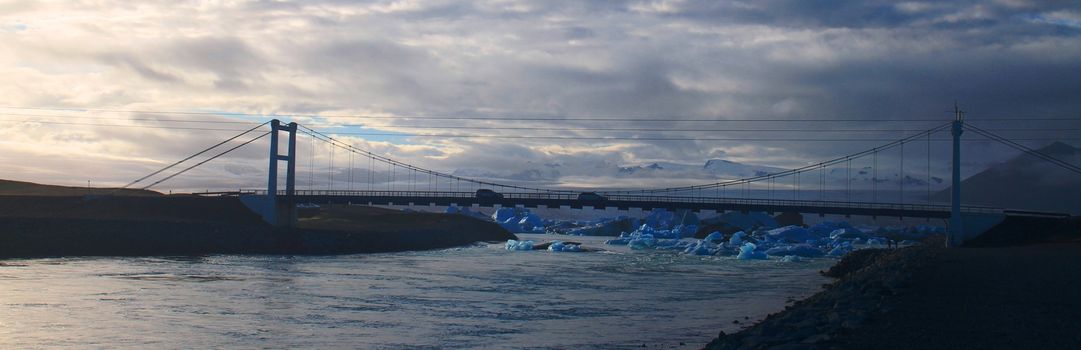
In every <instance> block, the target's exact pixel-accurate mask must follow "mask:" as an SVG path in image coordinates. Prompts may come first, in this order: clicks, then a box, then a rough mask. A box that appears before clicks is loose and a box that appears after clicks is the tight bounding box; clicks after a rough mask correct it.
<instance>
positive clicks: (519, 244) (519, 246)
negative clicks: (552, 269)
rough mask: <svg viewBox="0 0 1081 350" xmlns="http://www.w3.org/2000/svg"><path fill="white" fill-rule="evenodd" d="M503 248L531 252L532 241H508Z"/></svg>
mask: <svg viewBox="0 0 1081 350" xmlns="http://www.w3.org/2000/svg"><path fill="white" fill-rule="evenodd" d="M505 248H506V249H507V250H533V241H516V240H513V239H508V240H507V244H506V246H505Z"/></svg>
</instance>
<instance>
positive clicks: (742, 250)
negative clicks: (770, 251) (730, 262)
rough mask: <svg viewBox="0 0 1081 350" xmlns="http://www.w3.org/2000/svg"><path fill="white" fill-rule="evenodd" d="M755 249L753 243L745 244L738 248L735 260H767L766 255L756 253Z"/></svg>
mask: <svg viewBox="0 0 1081 350" xmlns="http://www.w3.org/2000/svg"><path fill="white" fill-rule="evenodd" d="M755 248H758V247H757V246H755V245H754V243H746V244H744V245H743V246H742V247H739V255H737V256H736V259H740V260H765V259H767V257H766V253H763V252H756V251H755Z"/></svg>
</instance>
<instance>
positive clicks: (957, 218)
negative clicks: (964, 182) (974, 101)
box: [946, 104, 965, 246]
mask: <svg viewBox="0 0 1081 350" xmlns="http://www.w3.org/2000/svg"><path fill="white" fill-rule="evenodd" d="M953 112H954V116H955V117H954V120H953V127H952V129H951V131H952V134H953V169H952V170H953V181H952V182H951V184H950V189H951V190H952V191H951V193H950V233H949V237H948V239H947V240H946V244H947V245H948V246H958V245H961V243H962V242H963V241H964V239H965V230H964V227H963V225H964V224H963V223H962V220H961V134H962V133H963V132H964V126H965V112H964V111H961V110H960V109H958V108H957V104H954V106H953Z"/></svg>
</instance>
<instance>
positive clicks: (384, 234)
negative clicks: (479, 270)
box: [0, 196, 517, 258]
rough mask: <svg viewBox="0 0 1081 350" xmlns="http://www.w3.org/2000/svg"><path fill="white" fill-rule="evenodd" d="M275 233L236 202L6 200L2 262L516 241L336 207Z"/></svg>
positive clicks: (426, 220)
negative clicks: (80, 257) (71, 257)
mask: <svg viewBox="0 0 1081 350" xmlns="http://www.w3.org/2000/svg"><path fill="white" fill-rule="evenodd" d="M298 226H299V227H298V228H293V229H289V228H274V227H271V226H270V225H267V224H266V223H264V222H263V221H262V220H261V219H260V218H259V217H258V216H257V215H255V214H253V213H251V212H250V211H249V210H248V209H247V208H246V207H244V205H243V204H241V203H240V200H239V199H237V198H232V197H195V196H157V197H102V196H87V197H32V196H0V258H32V257H61V256H154V255H208V254H355V253H378V252H395V251H406V250H427V249H442V248H450V247H455V246H462V245H467V244H470V243H473V242H478V241H505V240H507V239H516V238H517V237H515V236H514V235H513V234H510V233H509V232H507V231H506V230H504V229H503V228H502V227H500V226H499V225H496V224H495V223H492V222H486V221H482V220H478V219H474V218H470V217H466V216H461V215H446V214H435V213H406V212H400V211H393V210H387V209H379V208H368V207H343V208H337V207H329V208H326V209H325V210H320V212H319V213H317V214H316V216H315V217H313V218H310V219H304V220H302V221H301V222H300V225H298Z"/></svg>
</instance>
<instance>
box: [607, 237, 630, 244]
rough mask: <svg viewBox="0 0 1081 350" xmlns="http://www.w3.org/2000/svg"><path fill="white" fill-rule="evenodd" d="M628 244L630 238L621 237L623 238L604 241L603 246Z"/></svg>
mask: <svg viewBox="0 0 1081 350" xmlns="http://www.w3.org/2000/svg"><path fill="white" fill-rule="evenodd" d="M630 242H631V238H627V237H623V238H616V239H609V240H607V241H604V244H611V245H627V243H630Z"/></svg>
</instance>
